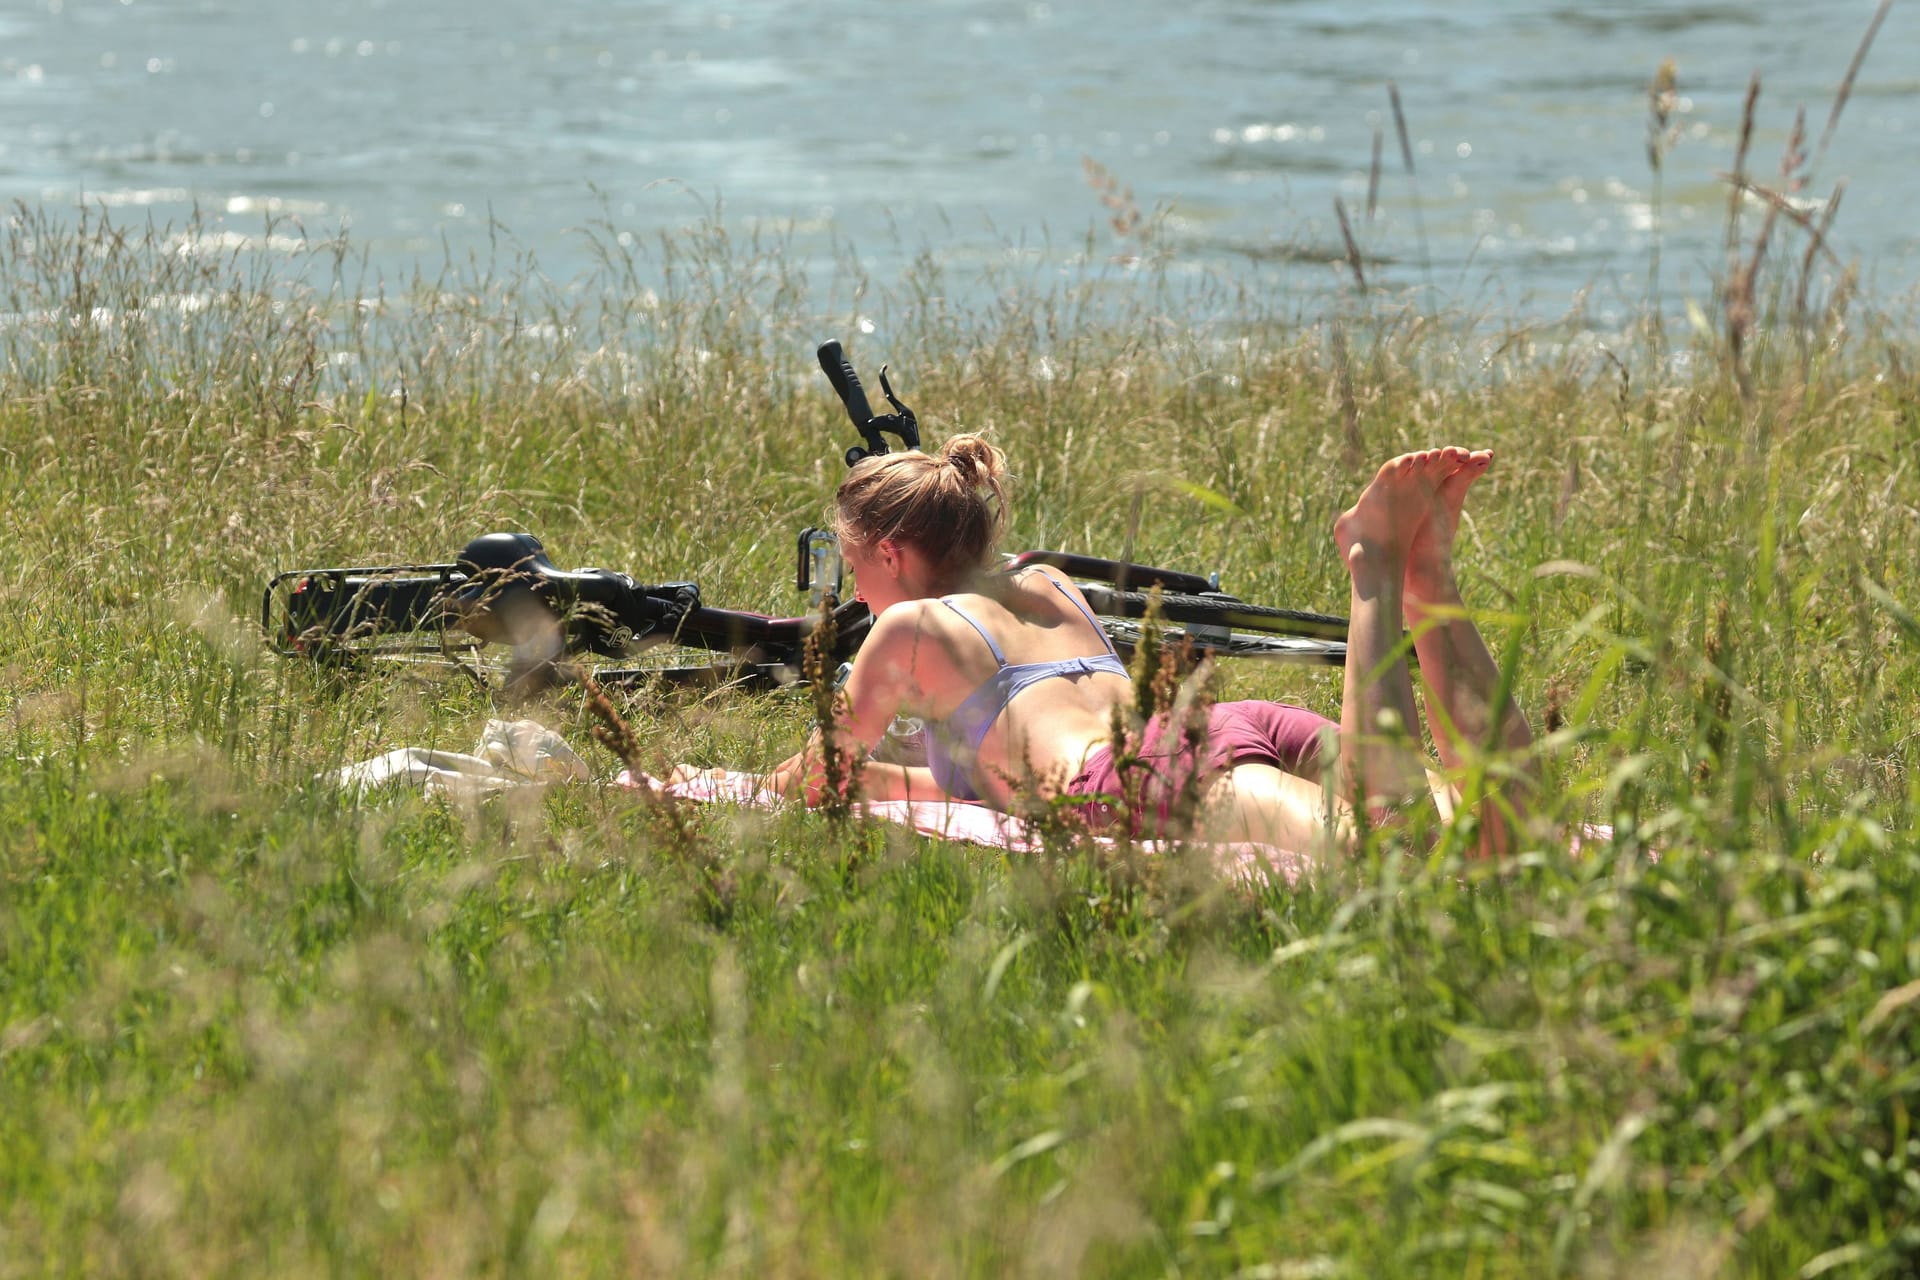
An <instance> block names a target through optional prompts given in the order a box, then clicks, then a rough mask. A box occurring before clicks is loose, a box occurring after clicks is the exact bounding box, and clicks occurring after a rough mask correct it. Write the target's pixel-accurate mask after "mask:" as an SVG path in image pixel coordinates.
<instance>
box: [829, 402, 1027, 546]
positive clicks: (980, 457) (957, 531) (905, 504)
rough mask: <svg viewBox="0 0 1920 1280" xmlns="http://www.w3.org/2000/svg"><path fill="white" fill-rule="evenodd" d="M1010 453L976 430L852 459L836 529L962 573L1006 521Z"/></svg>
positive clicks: (850, 538) (837, 502)
mask: <svg viewBox="0 0 1920 1280" xmlns="http://www.w3.org/2000/svg"><path fill="white" fill-rule="evenodd" d="M1006 474H1007V457H1006V455H1005V454H1003V453H1001V452H1000V451H999V450H998V449H996V448H994V447H993V446H992V445H991V444H989V443H987V442H986V441H985V440H983V439H981V438H980V437H979V436H975V435H958V436H950V437H949V438H948V439H947V441H946V443H944V444H942V445H941V446H940V451H939V452H938V453H931V454H929V453H889V454H884V455H882V456H880V457H878V458H863V459H862V460H861V461H859V462H857V463H855V464H854V468H853V470H852V471H851V472H849V473H848V475H847V478H846V480H844V481H843V482H842V483H841V485H840V490H839V492H838V493H836V494H835V495H834V506H835V509H836V517H835V521H834V525H835V529H834V531H835V532H836V533H838V534H839V535H840V540H841V541H842V542H850V543H853V544H855V545H858V546H863V547H870V546H874V545H876V544H878V543H881V542H885V541H888V540H892V541H894V542H899V543H903V544H905V545H908V546H911V547H913V548H915V549H916V550H918V551H919V552H920V553H921V554H922V555H924V556H926V557H927V560H928V562H929V564H930V565H931V566H932V567H933V569H934V571H935V572H936V573H937V574H939V575H941V576H942V577H944V578H949V579H951V580H953V581H956V582H957V581H959V580H960V579H962V578H964V577H966V576H967V575H968V574H970V573H972V572H973V571H974V570H976V569H978V568H980V567H981V566H982V565H984V564H985V563H986V561H987V559H988V557H989V556H991V555H992V554H993V550H994V547H995V546H996V545H998V543H999V541H1000V534H1001V532H1002V531H1003V530H1004V529H1005V528H1006V523H1007V513H1006V488H1005V484H1004V480H1005V477H1006Z"/></svg>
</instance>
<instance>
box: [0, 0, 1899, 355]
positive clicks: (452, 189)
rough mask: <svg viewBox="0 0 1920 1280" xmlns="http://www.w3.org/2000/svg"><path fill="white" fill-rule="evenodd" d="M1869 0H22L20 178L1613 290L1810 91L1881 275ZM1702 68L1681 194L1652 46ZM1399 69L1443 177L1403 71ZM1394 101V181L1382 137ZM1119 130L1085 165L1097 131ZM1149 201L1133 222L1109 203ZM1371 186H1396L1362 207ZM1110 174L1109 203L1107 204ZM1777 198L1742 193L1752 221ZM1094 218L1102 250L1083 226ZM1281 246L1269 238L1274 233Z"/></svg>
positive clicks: (7, 11)
mask: <svg viewBox="0 0 1920 1280" xmlns="http://www.w3.org/2000/svg"><path fill="white" fill-rule="evenodd" d="M1874 11H1875V4H1874V3H1873V0H1826V2H1823V3H1819V4H1810V3H1807V2H1806V0H1693V2H1690V3H1679V2H1676V0H1624V2H1615V3H1593V2H1587V3H1564V2H1560V0H1555V2H1552V3H1522V2H1520V0H1455V2H1454V3H1450V4H1443V3H1437V2H1425V3H1416V2H1415V0H1184V2H1183V3H1177V4H1166V3H1162V2H1161V0H918V2H917V3H913V4H899V3H880V2H879V0H810V2H808V3H795V2H793V0H704V2H702V0H695V2H692V3H682V4H667V3H659V2H657V0H540V2H539V3H530V2H528V0H518V2H509V0H311V2H308V3H301V4H293V3H287V2H285V0H7V4H6V6H5V7H4V8H0V198H5V199H6V200H8V201H15V200H17V201H22V202H25V203H26V204H28V205H30V206H40V207H43V208H47V209H51V210H55V211H62V212H63V216H72V214H73V213H74V211H76V210H77V208H78V206H79V204H80V203H81V202H83V201H84V202H85V203H86V204H87V205H88V206H90V207H92V208H100V207H104V208H105V209H106V210H107V211H108V213H109V215H110V216H111V217H112V218H114V219H115V220H116V221H120V222H138V223H144V222H146V221H147V220H148V219H152V220H154V221H156V222H160V223H175V224H177V223H179V222H181V221H182V220H183V219H184V218H185V217H186V215H187V214H188V213H189V212H190V211H191V210H193V209H195V208H197V209H199V210H200V211H201V213H202V215H203V216H205V217H206V218H208V219H209V220H210V221H211V222H213V223H214V224H215V225H214V228H213V233H214V234H215V235H217V236H219V237H223V242H224V243H229V244H235V245H240V244H245V245H256V246H259V247H262V248H264V249H266V250H267V251H269V252H273V251H279V250H288V249H292V248H294V247H295V246H297V245H298V244H299V243H301V239H302V237H303V236H304V237H307V238H309V239H311V238H321V237H325V236H330V235H333V234H335V233H337V232H338V231H340V230H341V229H342V228H346V229H348V231H349V233H350V235H351V238H352V240H353V242H354V244H355V245H356V246H357V247H358V248H361V249H364V250H365V251H366V252H367V254H368V255H369V256H370V260H371V261H372V263H373V264H374V267H375V269H376V270H378V271H380V272H382V273H384V274H390V275H393V276H396V277H398V276H403V275H404V274H406V273H407V272H408V271H410V270H411V267H412V265H413V264H416V263H422V264H426V266H427V267H428V268H429V269H431V268H432V266H433V264H436V263H438V262H439V261H440V260H441V259H442V257H443V255H445V254H447V253H449V252H451V253H452V254H453V255H454V257H455V258H463V257H465V256H466V255H467V254H469V253H471V252H475V251H478V250H481V249H484V247H485V246H487V245H488V244H489V243H490V242H491V243H496V244H497V243H498V237H500V236H502V235H504V236H505V237H506V239H507V242H508V243H509V244H510V245H512V246H514V247H516V248H517V249H519V250H522V251H525V252H530V253H531V254H533V255H534V257H535V258H536V259H537V261H538V264H539V266H540V269H541V270H542V271H544V272H545V273H546V274H548V275H549V276H551V277H553V278H555V279H558V280H566V279H569V278H572V277H574V276H576V275H578V274H580V273H582V272H585V271H587V270H588V269H589V268H590V266H591V263H592V251H591V248H590V245H589V242H588V239H587V237H586V236H584V235H582V234H581V229H582V228H584V227H588V226H595V225H599V226H603V227H605V228H606V234H607V235H609V236H613V237H618V236H621V235H623V234H624V235H625V236H626V237H628V238H629V239H633V240H638V241H641V242H645V241H649V240H650V239H651V238H654V237H656V236H657V235H658V233H660V232H662V231H670V230H673V229H675V228H682V227H686V226H688V225H690V224H693V223H695V222H698V221H699V220H701V219H703V218H706V217H709V216H711V215H712V214H713V211H714V210H715V209H716V208H719V209H720V210H721V211H722V212H721V214H720V216H721V219H722V221H723V224H724V225H725V226H727V227H728V228H729V229H730V230H732V231H733V232H734V234H736V235H745V234H747V233H749V232H753V231H758V232H759V233H761V234H762V235H763V236H764V235H777V236H779V237H783V238H784V241H785V243H786V245H787V248H786V249H785V252H788V253H791V254H792V255H794V256H795V257H796V258H797V259H799V260H800V261H802V262H803V263H804V264H817V265H819V266H821V267H822V268H830V264H831V263H832V261H833V260H834V259H835V255H839V256H840V258H841V260H842V261H844V260H845V258H846V257H847V256H849V255H851V256H854V257H857V259H858V262H859V263H860V265H861V267H862V268H863V269H864V270H865V271H866V272H868V273H870V274H871V276H872V277H873V278H874V280H875V281H876V283H881V284H884V283H886V282H887V281H888V280H889V278H891V277H894V276H896V275H897V274H898V273H900V272H901V271H903V270H904V269H905V268H906V266H907V264H908V263H909V262H911V261H912V260H913V258H914V257H915V256H916V255H919V254H921V253H923V252H925V253H930V254H932V255H933V256H934V258H935V259H936V260H937V261H939V262H940V263H941V264H943V265H944V267H945V268H946V270H947V275H948V278H949V279H950V280H959V281H961V282H963V283H962V285H961V287H962V288H964V287H965V285H964V281H966V280H968V279H974V278H979V273H981V272H986V271H990V270H991V269H994V268H996V267H1004V266H1005V265H1006V264H1008V263H1018V264H1022V269H1025V270H1028V271H1030V272H1039V273H1043V274H1045V273H1058V274H1063V275H1069V276H1070V275H1071V274H1072V273H1074V272H1079V271H1086V270H1089V269H1093V268H1097V269H1100V270H1102V271H1109V272H1110V271H1111V270H1112V269H1113V264H1114V262H1116V261H1119V262H1121V263H1125V262H1126V261H1127V260H1129V259H1131V258H1134V257H1137V256H1140V255H1141V254H1142V253H1143V252H1144V253H1146V254H1149V255H1151V254H1154V253H1158V254H1161V255H1164V257H1165V259H1166V260H1167V261H1168V262H1170V263H1171V264H1172V266H1173V269H1175V270H1176V271H1179V270H1185V271H1190V272H1209V273H1215V274H1231V273H1233V272H1236V271H1240V270H1245V271H1248V272H1250V273H1251V272H1253V271H1254V270H1255V264H1258V269H1259V270H1260V271H1277V272H1278V274H1279V275H1281V276H1284V277H1286V278H1289V279H1291V280H1293V281H1294V282H1295V283H1297V285H1298V286H1299V288H1300V291H1301V294H1300V296H1301V297H1302V298H1303V299H1306V300H1309V301H1305V302H1303V303H1302V307H1303V309H1305V308H1307V307H1309V306H1310V305H1311V301H1310V300H1311V299H1314V298H1316V297H1319V296H1322V295H1327V296H1331V295H1332V294H1333V293H1335V292H1337V291H1339V290H1342V289H1344V288H1346V287H1347V283H1348V281H1349V280H1350V276H1349V275H1348V270H1349V269H1348V267H1347V266H1346V265H1345V263H1344V258H1345V252H1344V249H1343V247H1342V246H1343V239H1342V235H1341V231H1340V226H1339V222H1338V218H1337V215H1336V213H1335V208H1334V205H1335V200H1336V198H1337V199H1338V200H1339V201H1340V202H1342V203H1343V204H1344V206H1345V207H1346V210H1347V212H1348V214H1349V219H1350V222H1351V224H1352V228H1353V233H1354V236H1355V238H1356V240H1357V241H1358V243H1359V244H1360V245H1361V246H1362V247H1363V250H1364V253H1365V255H1366V270H1367V273H1368V276H1369V284H1370V286H1371V287H1374V288H1376V289H1387V290H1412V289H1423V290H1426V289H1430V290H1431V291H1432V293H1431V296H1432V297H1434V298H1435V299H1437V300H1439V301H1441V302H1444V303H1445V304H1448V305H1455V306H1460V307H1464V308H1467V309H1485V310H1488V311H1491V312H1496V313H1518V314H1535V315H1554V314H1561V313H1565V312H1568V311H1569V310H1571V309H1574V308H1575V307H1576V306H1578V307H1580V308H1581V309H1582V310H1583V313H1587V314H1591V315H1592V316H1593V317H1594V319H1595V321H1596V322H1604V321H1608V320H1613V319H1616V318H1617V317H1618V316H1620V315H1622V314H1624V313H1627V312H1631V311H1632V310H1633V309H1634V308H1635V307H1636V306H1637V305H1638V304H1639V303H1640V302H1641V301H1642V300H1643V299H1644V298H1645V297H1646V295H1647V287H1648V283H1647V277H1648V263H1649V260H1650V257H1651V253H1650V250H1651V247H1652V237H1653V235H1654V234H1655V232H1656V230H1657V231H1658V232H1659V234H1660V238H1661V245H1662V248H1663V263H1664V265H1663V267H1662V269H1661V275H1660V280H1661V297H1662V299H1663V304H1664V305H1666V306H1669V307H1672V306H1675V305H1677V304H1678V303H1680V302H1682V301H1684V300H1685V299H1687V298H1694V297H1698V298H1704V297H1705V296H1706V293H1707V290H1708V289H1709V287H1710V278H1711V276H1712V275H1713V274H1714V273H1716V272H1718V271H1720V270H1721V269H1722V268H1723V267H1724V265H1725V263H1726V261H1727V257H1726V251H1725V248H1724V229H1725V224H1726V213H1727V203H1728V200H1727V187H1726V185H1725V183H1724V181H1723V180H1722V179H1721V178H1720V177H1718V176H1717V175H1718V174H1719V173H1720V172H1722V171H1724V170H1726V169H1728V168H1730V167H1731V164H1732V157H1733V153H1734V149H1735V143H1736V137H1737V135H1738V132H1739V126H1740V120H1741V115H1742V102H1743V100H1744V98H1745V96H1746V90H1747V85H1748V81H1749V77H1750V76H1751V75H1752V74H1753V73H1755V72H1756V71H1757V72H1758V73H1759V74H1760V76H1761V80H1762V84H1763V89H1762V93H1761V96H1760V99H1759V111H1758V116H1757V121H1758V130H1757V132H1756V135H1755V139H1754V143H1753V147H1752V157H1753V158H1752V160H1751V161H1750V169H1751V170H1752V171H1753V172H1754V173H1755V174H1756V176H1759V177H1761V178H1765V179H1769V180H1770V179H1772V177H1773V176H1774V175H1775V174H1777V172H1778V168H1779V163H1780V156H1781V153H1782V149H1783V146H1784V144H1785V141H1786V139H1787V136H1788V131H1789V128H1790V126H1791V125H1792V121H1793V118H1794V112H1795V110H1796V108H1798V107H1801V106H1804V107H1805V108H1806V110H1807V122H1808V123H1807V129H1808V135H1809V136H1808V142H1807V147H1806V150H1807V151H1808V152H1809V153H1817V154H1812V155H1810V157H1809V165H1808V168H1810V170H1811V172H1810V174H1808V177H1809V178H1810V180H1809V181H1808V182H1806V183H1805V184H1804V186H1803V188H1802V189H1801V190H1799V191H1798V192H1796V193H1794V196H1795V200H1796V201H1797V202H1798V207H1801V208H1804V209H1808V210H1811V211H1813V212H1814V213H1815V214H1816V215H1817V214H1818V213H1819V210H1820V207H1821V205H1820V202H1821V201H1822V200H1823V199H1825V198H1827V197H1828V196H1829V195H1830V194H1831V192H1832V190H1833V189H1834V186H1835V184H1836V182H1838V181H1841V180H1844V181H1845V184H1846V193H1845V198H1844V201H1843V204H1842V206H1841V208H1840V210H1839V212H1838V215H1837V217H1836V219H1835V221H1834V224H1833V228H1832V232H1831V236H1830V244H1831V247H1832V249H1833V250H1834V251H1835V254H1836V256H1837V257H1838V258H1839V259H1840V260H1843V261H1846V262H1849V263H1857V264H1858V265H1859V266H1860V268H1861V270H1862V272H1863V275H1864V277H1865V279H1866V281H1867V284H1868V287H1869V288H1871V289H1873V290H1875V291H1877V292H1879V293H1880V294H1882V295H1884V296H1887V297H1890V298H1891V297H1900V296H1904V295H1905V294H1906V293H1908V292H1909V291H1910V290H1911V289H1912V288H1913V286H1914V285H1915V284H1916V283H1917V282H1920V266H1917V264H1920V253H1916V250H1920V223H1917V222H1916V218H1915V216H1914V215H1915V210H1916V209H1920V163H1917V161H1920V154H1917V150H1920V148H1917V147H1916V144H1920V5H1915V4H1907V3H1906V0H1902V2H1901V3H1896V4H1895V5H1894V6H1893V8H1892V9H1891V11H1890V14H1889V16H1888V18H1887V20H1886V22H1885V25H1884V26H1883V28H1882V29H1881V30H1880V33H1879V37H1878V40H1877V42H1876V44H1875V45H1874V47H1873V49H1872V51H1871V53H1870V54H1869V56H1868V58H1867V60H1866V62H1865V65H1864V67H1863V69H1862V71H1861V73H1860V76H1859V79H1858V82H1857V83H1856V85H1855V86H1854V89H1853V93H1852V97H1851V100H1850V101H1849V102H1848V104H1847V106H1846V109H1845V113H1844V115H1843V117H1842V118H1841V119H1840V121H1839V125H1838V129H1837V130H1836V132H1835V133H1834V135H1833V138H1832V142H1831V145H1830V147H1828V148H1827V149H1825V150H1824V151H1819V149H1818V147H1817V144H1818V142H1819V139H1820V137H1821V134H1822V132H1823V131H1824V129H1825V126H1826V122H1827V117H1828V113H1829V111H1830V109H1831V107H1832V104H1833V101H1834V97H1835V91H1836V88H1837V86H1838V85H1839V83H1840V81H1841V79H1842V77H1843V75H1844V74H1845V71H1846V68H1847V66H1848V63H1849V61H1850V60H1851V58H1852V56H1853V53H1854V50H1855V48H1856V46H1857V45H1858V44H1859V41H1860V38H1861V36H1862V34H1863V33H1864V31H1865V30H1866V28H1867V25H1868V22H1869V21H1870V19H1871V18H1872V17H1873V14H1874ZM1669 58H1670V59H1672V60H1673V62H1674V65H1675V68H1676V71H1677V91H1676V94H1675V99H1674V101H1673V104H1672V115H1671V119H1670V122H1669V125H1668V130H1667V132H1666V133H1665V134H1664V135H1663V137H1662V149H1663V151H1664V172H1665V181H1664V191H1663V193H1662V195H1661V197H1660V198H1659V199H1658V200H1656V193H1655V184H1654V182H1653V179H1652V175H1651V171H1650V167H1649V162H1648V155H1647V152H1648V136H1649V126H1648V116H1649V112H1648V92H1647V90H1648V85H1649V83H1650V82H1651V81H1652V79H1653V78H1654V75H1655V72H1656V69H1657V68H1658V67H1659V65H1660V64H1661V62H1662V61H1663V60H1665V59H1669ZM1390 83H1392V84H1396V85H1397V86H1398V91H1399V94H1400V98H1401V101H1402V103H1403V105H1404V119H1405V121H1406V125H1407V129H1408V143H1409V146H1410V150H1411V153H1412V160H1413V166H1414V174H1413V175H1412V176H1411V177H1410V176H1409V175H1408V174H1407V173H1406V171H1405V162H1404V159H1403V157H1402V154H1401V146H1400V142H1399V137H1398V133H1397V129H1396V125H1395V119H1394V116H1393V113H1392V111H1391V109H1390V106H1389V88H1388V86H1389V84H1390ZM1376 137H1378V138H1379V139H1380V145H1381V151H1382V163H1381V173H1380V180H1379V183H1378V187H1377V191H1374V184H1373V182H1372V181H1371V172H1372V168H1373V166H1372V156H1373V154H1374V149H1375V145H1376V141H1375V140H1376ZM1090 165H1091V166H1094V167H1093V168H1091V169H1090V167H1089V166H1090ZM1128 191H1130V192H1131V196H1132V203H1133V205H1135V206H1137V207H1138V210H1139V214H1140V217H1141V219H1142V221H1141V222H1140V223H1139V224H1138V225H1137V226H1134V227H1131V228H1129V229H1128V230H1127V231H1126V233H1125V234H1121V233H1119V232H1117V231H1116V229H1115V227H1114V226H1113V225H1112V221H1113V219H1114V218H1115V217H1116V216H1118V217H1119V218H1120V220H1121V222H1122V223H1123V224H1124V223H1126V222H1127V220H1128V218H1129V217H1130V216H1131V215H1130V214H1129V211H1128V209H1127V207H1126V206H1127V201H1126V199H1125V194H1126V193H1127V192H1128ZM1370 193H1372V195H1371V203H1372V204H1373V206H1374V207H1373V209H1372V213H1371V217H1370V216H1369V204H1370ZM1103 194H1104V195H1106V196H1107V197H1108V201H1109V204H1112V205H1117V206H1119V207H1118V209H1117V210H1116V209H1114V208H1110V207H1109V204H1103V202H1102V195H1103ZM1757 223H1758V219H1757V218H1751V219H1750V220H1749V222H1748V227H1749V230H1751V229H1752V228H1753V227H1754V226H1757ZM1089 247H1090V248H1091V252H1090V253H1089V252H1088V250H1089ZM1276 263H1278V264H1291V265H1288V266H1286V267H1285V268H1283V269H1277V268H1275V267H1274V265H1273V264H1276Z"/></svg>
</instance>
